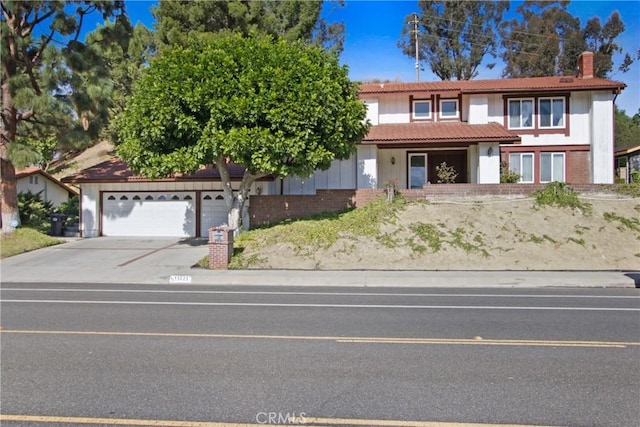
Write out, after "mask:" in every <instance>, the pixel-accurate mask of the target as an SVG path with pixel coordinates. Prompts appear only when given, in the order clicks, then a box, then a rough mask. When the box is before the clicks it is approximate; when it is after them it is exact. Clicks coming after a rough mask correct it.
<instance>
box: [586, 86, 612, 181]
mask: <svg viewBox="0 0 640 427" xmlns="http://www.w3.org/2000/svg"><path fill="white" fill-rule="evenodd" d="M592 99H593V110H592V119H591V125H592V133H593V140H592V142H591V164H592V165H593V166H592V167H593V171H592V172H593V183H594V184H613V143H614V141H613V129H614V121H613V94H612V93H610V92H594V93H593V94H592Z"/></svg>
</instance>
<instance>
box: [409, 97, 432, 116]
mask: <svg viewBox="0 0 640 427" xmlns="http://www.w3.org/2000/svg"><path fill="white" fill-rule="evenodd" d="M413 118H414V119H422V120H425V119H430V118H431V101H413Z"/></svg>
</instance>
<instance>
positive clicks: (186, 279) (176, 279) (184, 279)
mask: <svg viewBox="0 0 640 427" xmlns="http://www.w3.org/2000/svg"><path fill="white" fill-rule="evenodd" d="M169 283H191V276H169Z"/></svg>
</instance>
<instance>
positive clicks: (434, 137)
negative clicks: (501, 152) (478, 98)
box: [362, 122, 520, 145]
mask: <svg viewBox="0 0 640 427" xmlns="http://www.w3.org/2000/svg"><path fill="white" fill-rule="evenodd" d="M478 142H501V143H519V142H520V137H519V136H518V135H517V134H515V133H513V132H511V131H510V130H507V129H505V128H504V127H503V126H502V125H500V124H498V123H489V124H481V125H470V124H468V123H460V122H455V123H398V124H396V123H394V124H382V125H376V126H371V129H370V130H369V133H368V134H367V136H365V137H364V139H363V140H362V144H377V145H383V144H394V145H397V144H399V143H400V144H402V143H409V144H425V143H426V144H439V143H462V144H471V143H478Z"/></svg>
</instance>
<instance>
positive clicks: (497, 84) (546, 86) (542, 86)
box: [360, 76, 626, 96]
mask: <svg viewBox="0 0 640 427" xmlns="http://www.w3.org/2000/svg"><path fill="white" fill-rule="evenodd" d="M625 87H626V85H625V84H624V83H620V82H615V81H612V80H606V79H601V78H590V79H581V78H578V77H568V76H554V77H528V78H520V79H493V80H455V81H441V82H418V83H366V84H362V85H360V95H361V96H362V95H369V94H385V93H420V92H428V93H433V92H452V94H457V93H462V94H471V93H492V92H502V93H509V92H547V91H562V90H571V91H577V90H596V89H610V90H615V91H620V90H622V89H624V88H625Z"/></svg>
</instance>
